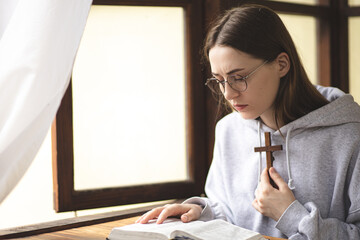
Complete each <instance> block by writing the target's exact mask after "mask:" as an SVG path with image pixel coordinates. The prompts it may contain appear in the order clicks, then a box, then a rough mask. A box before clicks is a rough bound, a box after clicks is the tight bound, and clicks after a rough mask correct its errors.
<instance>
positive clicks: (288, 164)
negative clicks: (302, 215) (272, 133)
mask: <svg viewBox="0 0 360 240" xmlns="http://www.w3.org/2000/svg"><path fill="white" fill-rule="evenodd" d="M291 130H292V129H291V128H290V129H289V130H288V132H287V134H286V140H285V144H286V147H285V150H286V164H287V172H288V178H289V181H288V186H289V188H290V189H291V190H294V189H295V186H294V185H293V181H294V180H293V179H292V176H291V169H290V158H289V139H290V133H291ZM258 137H259V146H261V121H258ZM261 163H262V156H261V152H259V173H258V182H260V179H261V172H262V164H261Z"/></svg>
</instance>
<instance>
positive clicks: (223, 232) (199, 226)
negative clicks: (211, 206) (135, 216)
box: [108, 218, 265, 240]
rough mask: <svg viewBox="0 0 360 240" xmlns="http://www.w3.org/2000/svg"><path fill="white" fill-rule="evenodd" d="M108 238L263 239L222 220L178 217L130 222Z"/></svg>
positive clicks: (112, 239) (136, 239) (154, 239)
mask: <svg viewBox="0 0 360 240" xmlns="http://www.w3.org/2000/svg"><path fill="white" fill-rule="evenodd" d="M108 239H109V240H132V239H134V240H139V239H147V240H168V239H174V240H181V239H186V240H220V239H221V240H230V239H231V240H261V239H263V240H265V238H263V237H262V235H261V234H259V233H256V232H253V231H250V230H247V229H244V228H241V227H238V226H235V225H232V224H231V223H228V222H226V221H223V220H218V219H217V220H212V221H208V222H203V221H193V222H189V223H183V222H181V221H180V220H179V219H173V218H170V219H167V220H165V222H164V223H163V224H156V223H155V220H152V221H150V222H149V223H147V224H140V223H137V224H132V225H127V226H124V227H116V228H113V229H112V231H111V232H110V235H109V237H108Z"/></svg>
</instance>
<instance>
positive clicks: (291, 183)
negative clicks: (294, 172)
mask: <svg viewBox="0 0 360 240" xmlns="http://www.w3.org/2000/svg"><path fill="white" fill-rule="evenodd" d="M291 130H292V129H291V128H290V129H289V130H288V132H287V133H286V141H285V143H286V148H285V149H286V164H287V171H288V178H289V181H288V186H289V188H290V189H291V190H294V189H295V186H294V185H293V179H292V176H291V170H290V158H289V139H290V133H291Z"/></svg>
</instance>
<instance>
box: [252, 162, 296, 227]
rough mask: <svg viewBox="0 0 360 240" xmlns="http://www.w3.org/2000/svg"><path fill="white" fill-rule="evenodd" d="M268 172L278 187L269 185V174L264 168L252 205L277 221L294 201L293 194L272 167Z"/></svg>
mask: <svg viewBox="0 0 360 240" xmlns="http://www.w3.org/2000/svg"><path fill="white" fill-rule="evenodd" d="M269 172H270V177H271V178H272V179H273V180H274V182H275V183H276V185H277V186H278V187H279V189H276V188H274V187H273V186H271V184H270V179H269V175H268V173H267V171H266V169H264V171H263V172H262V174H261V182H260V184H259V186H258V188H257V189H256V192H255V200H254V201H253V203H252V205H253V207H254V208H255V209H256V210H257V211H259V212H260V213H261V214H263V215H265V216H267V217H270V218H272V219H274V220H275V221H278V220H279V218H280V217H281V216H282V214H283V213H284V212H285V210H286V209H287V208H288V207H289V206H290V204H291V203H292V202H293V201H295V196H294V194H293V193H292V191H291V190H290V188H289V187H288V185H287V184H286V182H285V181H284V180H283V179H282V178H281V176H280V175H279V174H278V173H277V172H276V171H275V169H274V168H273V167H272V168H270V171H269Z"/></svg>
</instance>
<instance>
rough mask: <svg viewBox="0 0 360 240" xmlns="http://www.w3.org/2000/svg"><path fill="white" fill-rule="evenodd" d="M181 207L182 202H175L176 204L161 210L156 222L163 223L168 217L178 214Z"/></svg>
mask: <svg viewBox="0 0 360 240" xmlns="http://www.w3.org/2000/svg"><path fill="white" fill-rule="evenodd" d="M179 208H180V204H174V205H171V206H168V207H166V208H164V210H162V211H161V213H160V215H159V217H158V219H157V221H156V223H157V224H161V223H163V222H164V221H165V219H167V218H168V217H170V216H175V215H178V214H179Z"/></svg>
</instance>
